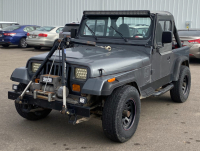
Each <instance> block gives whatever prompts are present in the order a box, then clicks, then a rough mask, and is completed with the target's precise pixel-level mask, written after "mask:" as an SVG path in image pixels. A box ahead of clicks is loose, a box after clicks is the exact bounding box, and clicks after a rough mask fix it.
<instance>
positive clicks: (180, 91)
mask: <svg viewBox="0 0 200 151" xmlns="http://www.w3.org/2000/svg"><path fill="white" fill-rule="evenodd" d="M185 79H186V80H185ZM184 81H187V82H185V83H186V86H185V88H186V89H185V90H184V88H183V87H184V85H185V84H183V82H184ZM173 84H174V88H173V89H171V90H170V95H171V99H172V100H173V101H174V102H178V103H183V102H185V101H186V100H187V98H188V96H189V93H190V87H191V74H190V69H189V68H188V67H187V66H183V65H182V66H181V69H180V74H179V79H178V81H174V82H173Z"/></svg>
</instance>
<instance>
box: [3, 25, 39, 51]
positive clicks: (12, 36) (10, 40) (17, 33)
mask: <svg viewBox="0 0 200 151" xmlns="http://www.w3.org/2000/svg"><path fill="white" fill-rule="evenodd" d="M37 28H39V26H36V25H14V26H8V27H5V28H3V29H2V31H0V45H2V46H3V47H9V46H10V45H18V46H19V47H21V48H26V47H27V46H28V45H27V43H26V36H27V33H28V32H30V31H34V30H36V29H37Z"/></svg>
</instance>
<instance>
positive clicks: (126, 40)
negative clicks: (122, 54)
mask: <svg viewBox="0 0 200 151" xmlns="http://www.w3.org/2000/svg"><path fill="white" fill-rule="evenodd" d="M110 27H111V28H112V29H114V30H115V32H116V33H118V34H119V35H120V36H121V37H122V38H123V39H124V41H125V42H128V39H126V38H124V36H123V35H122V33H120V32H119V31H118V30H116V29H115V28H114V27H113V26H110Z"/></svg>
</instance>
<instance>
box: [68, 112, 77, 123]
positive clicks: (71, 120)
mask: <svg viewBox="0 0 200 151" xmlns="http://www.w3.org/2000/svg"><path fill="white" fill-rule="evenodd" d="M73 117H74V118H73ZM76 121H77V115H76V114H69V121H68V123H70V124H73V125H75V124H76Z"/></svg>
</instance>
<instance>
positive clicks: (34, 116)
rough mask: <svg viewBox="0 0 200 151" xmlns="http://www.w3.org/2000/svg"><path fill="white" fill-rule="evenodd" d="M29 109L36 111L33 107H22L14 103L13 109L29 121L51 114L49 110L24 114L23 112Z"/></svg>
mask: <svg viewBox="0 0 200 151" xmlns="http://www.w3.org/2000/svg"><path fill="white" fill-rule="evenodd" d="M29 107H31V108H34V109H36V108H37V107H35V106H33V105H22V104H18V103H16V102H15V108H16V110H17V112H18V113H19V115H20V116H22V117H23V118H26V119H28V120H31V121H35V120H39V119H42V118H45V117H47V115H49V113H50V112H51V109H44V110H42V111H36V112H24V111H23V110H27V109H28V108H29Z"/></svg>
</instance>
